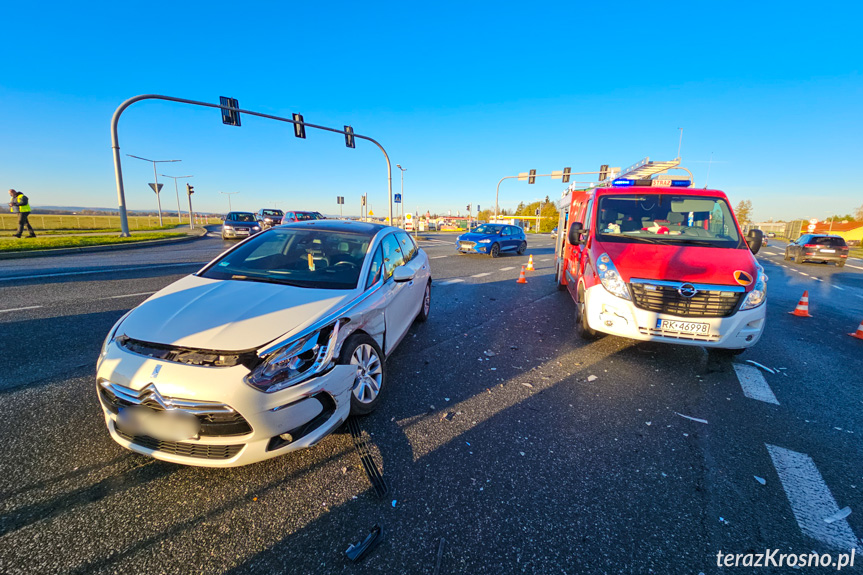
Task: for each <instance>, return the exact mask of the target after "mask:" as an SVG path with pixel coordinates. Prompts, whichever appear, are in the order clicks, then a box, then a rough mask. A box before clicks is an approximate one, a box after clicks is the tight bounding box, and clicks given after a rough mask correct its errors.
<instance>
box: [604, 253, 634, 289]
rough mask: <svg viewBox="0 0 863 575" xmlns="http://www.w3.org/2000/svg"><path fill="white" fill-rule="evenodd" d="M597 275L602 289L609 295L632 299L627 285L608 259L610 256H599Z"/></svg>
mask: <svg viewBox="0 0 863 575" xmlns="http://www.w3.org/2000/svg"><path fill="white" fill-rule="evenodd" d="M596 273H597V274H598V275H599V280H600V281H601V282H602V287H604V288H605V289H606V290H607V291H608V293H610V294H613V295H616V296H617V297H619V298H623V299H630V297H629V289H627V287H626V283H625V282H624V281H623V279H622V278H621V277H620V274H619V273H618V272H617V268H616V267H614V262H612V261H611V258H610V257H608V254H602V255H601V256H599V260H598V261H597V262H596Z"/></svg>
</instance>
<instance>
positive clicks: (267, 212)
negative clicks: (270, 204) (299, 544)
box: [261, 210, 284, 216]
mask: <svg viewBox="0 0 863 575" xmlns="http://www.w3.org/2000/svg"><path fill="white" fill-rule="evenodd" d="M261 213H262V214H263V215H265V216H283V215H284V214H283V213H282V210H262V211H261Z"/></svg>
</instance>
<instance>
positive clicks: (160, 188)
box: [147, 184, 162, 194]
mask: <svg viewBox="0 0 863 575" xmlns="http://www.w3.org/2000/svg"><path fill="white" fill-rule="evenodd" d="M147 185H148V186H150V187H151V188H152V189H153V191H154V192H156V193H157V194H158V193H159V192H161V191H162V184H159V189H156V184H147Z"/></svg>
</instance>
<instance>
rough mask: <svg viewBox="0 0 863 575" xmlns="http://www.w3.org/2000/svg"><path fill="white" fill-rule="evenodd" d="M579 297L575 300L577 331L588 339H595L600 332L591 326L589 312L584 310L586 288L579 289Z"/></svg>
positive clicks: (580, 335)
mask: <svg viewBox="0 0 863 575" xmlns="http://www.w3.org/2000/svg"><path fill="white" fill-rule="evenodd" d="M578 299H579V301H577V302H575V332H576V333H577V334H578V335H579V337H581V339H583V340H586V341H594V340H595V339H597V338H598V337H599V333H598V332H597V331H596V330H595V329H593V328H591V327H590V321H589V320H588V319H587V314H586V313H585V310H584V307H585V305H584V289H582V288H579V289H578Z"/></svg>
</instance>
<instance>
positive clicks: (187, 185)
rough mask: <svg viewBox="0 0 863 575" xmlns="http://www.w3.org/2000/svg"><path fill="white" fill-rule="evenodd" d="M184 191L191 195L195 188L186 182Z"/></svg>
mask: <svg viewBox="0 0 863 575" xmlns="http://www.w3.org/2000/svg"><path fill="white" fill-rule="evenodd" d="M186 193H187V194H189V195H190V196H191V195H192V194H194V193H195V188H194V187H193V186H192V185H191V184H186Z"/></svg>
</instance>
